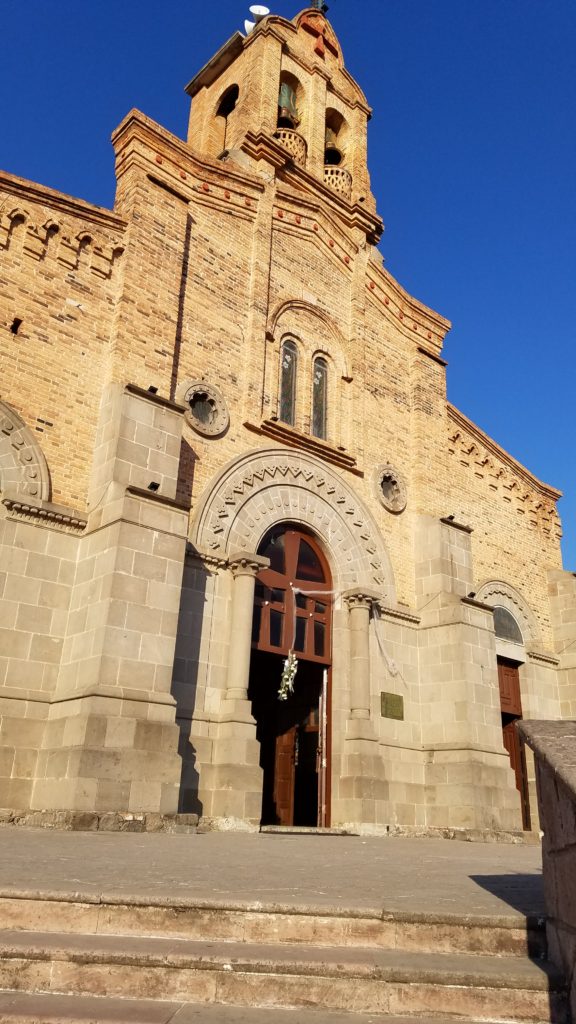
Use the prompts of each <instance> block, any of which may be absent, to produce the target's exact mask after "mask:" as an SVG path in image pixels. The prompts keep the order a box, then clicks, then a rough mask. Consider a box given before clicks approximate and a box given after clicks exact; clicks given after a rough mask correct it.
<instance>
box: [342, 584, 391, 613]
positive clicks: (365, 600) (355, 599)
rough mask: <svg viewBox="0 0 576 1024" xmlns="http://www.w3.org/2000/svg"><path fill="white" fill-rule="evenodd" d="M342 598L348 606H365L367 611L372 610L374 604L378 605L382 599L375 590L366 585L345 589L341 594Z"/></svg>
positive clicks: (351, 607)
mask: <svg viewBox="0 0 576 1024" xmlns="http://www.w3.org/2000/svg"><path fill="white" fill-rule="evenodd" d="M342 599H343V601H344V602H345V604H347V605H348V608H349V609H350V610H352V609H353V608H366V609H368V611H371V610H372V607H373V606H374V605H379V604H380V603H381V601H382V598H381V596H380V594H377V593H376V591H375V590H369V589H368V588H367V587H355V588H354V589H353V590H347V591H346V592H345V593H344V594H342Z"/></svg>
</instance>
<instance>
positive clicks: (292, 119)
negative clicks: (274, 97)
mask: <svg viewBox="0 0 576 1024" xmlns="http://www.w3.org/2000/svg"><path fill="white" fill-rule="evenodd" d="M298 123H299V117H298V111H297V110H296V93H295V92H294V89H293V88H292V86H291V85H288V83H287V82H281V84H280V93H279V96H278V125H279V126H280V127H285V128H295V127H296V125H297V124H298Z"/></svg>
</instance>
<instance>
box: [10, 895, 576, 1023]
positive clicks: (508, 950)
mask: <svg viewBox="0 0 576 1024" xmlns="http://www.w3.org/2000/svg"><path fill="white" fill-rule="evenodd" d="M0 924H1V926H2V930H1V931H0V990H1V991H0V1020H1V1021H6V1022H11V1024H16V1022H22V1024H24V1022H26V1024H31V1022H32V1021H34V1022H38V1024H40V1022H42V1024H48V1022H50V1024H56V1022H64V1021H66V1022H68V1024H70V1022H71V1021H78V1022H80V1021H82V1022H84V1024H86V1022H88V1021H90V1022H92V1024H100V1022H102V1024H104V1022H108V1024H110V1022H116V1021H117V1022H121V1021H122V1022H134V1024H165V1022H166V1024H167V1022H169V1021H170V1022H171V1024H187V1022H196V1021H200V1020H202V1021H203V1022H205V1024H264V1021H266V1024H269V1022H270V1021H271V1022H273V1024H274V1022H276V1021H277V1022H278V1024H282V1022H286V1024H314V1022H316V1024H324V1022H325V1024H369V1022H370V1024H377V1022H378V1024H382V1022H383V1024H399V1022H400V1021H401V1022H406V1021H408V1020H409V1021H412V1022H414V1021H415V1020H416V1021H418V1024H424V1022H428V1024H430V1022H431V1021H435V1022H436V1024H438V1022H439V1021H447V1020H452V1021H454V1020H457V1021H468V1022H470V1021H474V1022H481V1021H504V1022H516V1024H521V1022H554V1024H568V1018H567V1010H566V998H565V992H564V987H563V982H562V979H561V978H560V977H559V976H558V974H557V972H556V971H555V970H554V968H553V967H552V966H551V965H550V964H549V963H548V962H547V960H546V959H545V955H546V943H545V932H544V924H543V922H542V920H540V919H537V918H528V919H525V918H523V917H521V916H520V915H517V914H516V915H514V916H510V917H506V916H496V917H479V916H455V915H452V916H450V915H438V914H403V913H398V912H397V913H381V914H376V913H375V912H371V911H365V910H358V911H350V910H337V909H336V910H327V909H325V908H323V909H322V908H317V909H314V908H312V907H309V908H302V907H300V908H296V907H293V906H281V905H278V904H270V905H268V906H264V905H262V904H251V905H248V904H241V903H232V902H229V903H227V904H226V903H222V902H218V903H216V902H202V901H198V900H193V901H192V900H191V901H184V900H180V901H172V900H169V899H161V898H158V897H156V898H154V899H150V900H146V899H143V898H142V897H139V898H134V899H132V898H131V899H128V898H124V897H117V898H116V897H109V898H103V897H102V898H100V897H97V896H94V897H92V898H91V897H89V896H86V897H78V898H74V897H71V896H66V897H54V898H47V897H46V896H40V895H38V896H36V897H35V896H34V895H33V894H31V893H27V894H25V897H24V896H23V897H22V898H21V897H19V896H18V895H16V894H12V895H10V896H5V897H4V898H0Z"/></svg>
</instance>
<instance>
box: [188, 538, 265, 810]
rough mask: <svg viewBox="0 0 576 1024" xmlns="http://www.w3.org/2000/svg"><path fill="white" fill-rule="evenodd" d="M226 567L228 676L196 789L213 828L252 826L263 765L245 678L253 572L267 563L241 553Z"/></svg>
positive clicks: (258, 807) (259, 806) (258, 805)
mask: <svg viewBox="0 0 576 1024" xmlns="http://www.w3.org/2000/svg"><path fill="white" fill-rule="evenodd" d="M228 565H229V569H230V573H231V575H232V577H233V581H232V613H231V617H232V624H231V630H230V644H229V652H228V679H227V684H226V690H225V694H224V698H223V700H222V705H221V713H220V718H219V721H218V723H217V725H216V730H215V736H214V741H213V745H212V763H211V764H210V765H206V766H205V767H204V770H203V776H204V778H203V780H201V786H200V793H201V800H202V805H203V815H204V818H207V819H210V820H211V821H212V823H213V825H214V826H215V827H220V828H230V827H232V826H233V827H236V828H242V827H244V828H255V827H257V826H258V824H259V822H260V816H261V810H262V769H261V768H260V744H259V742H258V740H257V739H256V722H255V721H254V717H253V715H252V708H251V705H250V701H249V700H248V682H249V678H250V657H251V651H252V615H253V608H254V588H255V584H256V576H257V575H258V573H259V572H260V571H261V570H262V569H266V568H267V567H268V566H269V565H270V561H269V559H267V558H260V557H259V556H258V555H251V554H245V553H242V554H240V555H235V556H233V557H232V558H230V559H229V562H228Z"/></svg>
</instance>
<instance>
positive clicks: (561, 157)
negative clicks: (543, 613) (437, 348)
mask: <svg viewBox="0 0 576 1024" xmlns="http://www.w3.org/2000/svg"><path fill="white" fill-rule="evenodd" d="M248 6H249V3H248V2H247V3H246V4H244V3H243V2H242V0H234V2H232V0H221V2H219V3H218V2H216V0H214V2H213V3H212V4H210V5H209V4H200V3H197V2H188V3H182V2H181V0H178V2H176V0H164V3H163V4H157V3H152V2H151V0H139V2H137V0H120V2H118V0H100V2H99V3H98V4H91V3H87V2H84V3H78V2H77V0H74V2H72V0H28V2H27V3H24V2H22V0H18V2H16V0H3V3H2V8H3V10H2V36H3V42H4V45H3V53H2V62H1V63H0V115H1V126H2V128H1V134H0V166H2V167H3V168H4V169H6V170H9V171H11V172H12V173H15V174H19V175H21V176H22V177H26V178H31V179H32V180H35V181H40V182H42V183H44V184H46V185H50V186H52V187H53V188H57V189H60V190H61V191H64V192H68V193H70V194H72V195H77V196H80V197H82V198H85V199H88V200H89V201H91V202H94V203H98V204H101V205H104V206H110V205H112V203H113V198H114V173H113V154H112V149H111V146H110V143H109V137H110V133H111V131H112V130H113V128H114V127H115V126H116V125H117V124H118V122H119V121H120V120H121V119H122V117H123V116H124V114H125V113H126V112H127V111H128V110H129V109H130V108H131V107H138V108H139V109H140V110H143V111H144V112H145V113H146V114H148V115H149V116H150V117H152V118H154V119H155V120H157V121H159V122H160V123H161V124H163V125H164V126H165V127H167V128H168V129H169V130H171V131H173V132H174V133H175V134H177V135H179V136H184V135H185V132H186V121H187V112H188V99H187V97H186V96H185V95H184V93H183V87H184V85H185V84H186V82H187V81H189V79H190V78H191V77H192V76H193V74H194V73H195V72H196V71H197V70H198V69H199V67H200V66H201V65H202V64H204V63H205V62H206V60H207V59H208V58H209V57H210V56H211V55H212V54H213V53H214V52H215V51H216V50H217V49H218V48H219V47H220V46H221V45H222V43H223V42H224V41H225V40H226V39H227V38H228V37H229V36H230V35H231V34H232V33H233V32H234V31H235V30H236V29H237V28H241V27H242V24H243V21H244V18H245V17H247V16H248ZM270 6H271V7H272V10H273V11H274V13H277V14H281V15H284V16H285V17H293V16H294V15H295V14H296V13H297V11H298V9H299V8H298V4H297V3H292V2H291V0H279V2H278V3H275V4H270ZM328 16H329V18H330V20H331V22H332V24H333V26H334V28H335V30H336V32H337V34H338V36H339V39H340V42H341V44H342V46H343V48H344V54H345V58H346V63H347V66H348V68H349V70H350V71H351V73H352V74H353V75H354V76H355V77H356V78H357V79H358V81H359V83H360V85H361V86H362V88H363V89H364V91H365V92H366V94H367V96H368V99H369V102H370V103H371V104H372V106H373V108H374V117H373V119H372V122H371V127H370V148H369V160H370V170H371V175H372V187H373V191H374V192H375V194H376V196H377V198H378V204H379V210H380V213H381V215H382V216H383V218H384V221H385V223H386V232H385V235H384V239H383V242H382V244H381V249H382V251H383V254H384V256H385V259H386V265H387V267H388V269H389V270H390V271H391V272H392V273H393V274H394V275H395V276H396V277H397V278H398V280H399V281H400V282H401V284H402V285H403V286H404V287H405V288H407V289H408V291H410V292H411V293H412V294H413V295H415V296H416V297H417V298H419V299H420V300H421V301H423V302H425V303H427V304H428V305H430V306H432V307H433V308H434V309H437V310H438V311H439V312H440V313H442V314H443V315H445V316H447V317H448V318H449V319H450V320H452V321H453V324H454V327H453V330H452V332H451V333H450V334H449V336H448V340H447V342H446V347H445V356H446V358H447V359H448V361H449V368H448V387H449V398H450V400H451V401H452V402H453V403H454V404H455V405H457V406H458V407H459V408H460V409H462V411H463V412H465V413H466V414H467V415H468V416H469V417H470V418H471V419H473V420H475V422H476V423H478V424H479V425H480V426H481V427H482V428H483V429H484V430H486V431H487V432H488V433H489V434H491V435H492V436H493V437H494V438H495V439H496V440H497V441H499V443H500V444H502V445H503V446H504V447H505V448H507V449H508V450H509V451H510V452H511V453H512V454H513V455H514V456H515V457H516V458H518V459H519V460H520V461H521V462H523V463H524V464H525V465H527V466H528V467H529V468H530V469H531V470H532V471H533V472H534V473H535V474H536V475H537V476H539V477H540V478H541V479H543V480H545V481H546V482H547V483H551V484H553V485H554V486H556V487H559V488H561V489H562V490H563V491H564V492H565V495H566V496H565V498H564V499H563V500H562V501H561V503H560V511H561V515H562V518H563V522H564V553H565V562H566V566H567V568H570V569H574V570H576V526H575V518H576V473H575V467H576V456H575V453H574V449H575V445H574V435H575V430H574V406H575V383H576V382H575V372H574V366H575V356H574V349H575V340H576V339H575V334H576V329H575V321H576V288H575V278H576V265H575V264H576V259H575V247H576V202H575V193H576V132H575V130H574V115H575V112H576V60H575V57H574V54H575V53H576V4H575V3H574V0H548V2H545V0H434V2H432V0H384V2H383V0H375V2H373V3H368V2H365V3H358V2H353V0H332V2H331V4H330V12H329V15H328Z"/></svg>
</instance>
